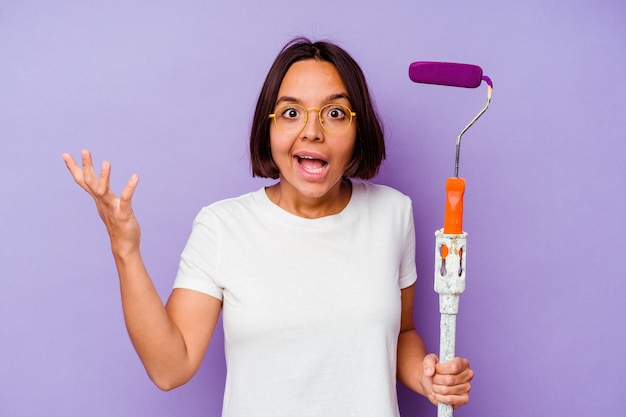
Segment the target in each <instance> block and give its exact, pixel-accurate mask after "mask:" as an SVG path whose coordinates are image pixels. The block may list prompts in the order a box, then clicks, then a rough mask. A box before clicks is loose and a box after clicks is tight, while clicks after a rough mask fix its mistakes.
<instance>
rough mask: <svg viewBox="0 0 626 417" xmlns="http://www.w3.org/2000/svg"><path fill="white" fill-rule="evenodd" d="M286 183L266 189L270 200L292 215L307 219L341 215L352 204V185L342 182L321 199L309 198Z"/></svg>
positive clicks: (348, 181) (347, 181) (346, 180)
mask: <svg viewBox="0 0 626 417" xmlns="http://www.w3.org/2000/svg"><path fill="white" fill-rule="evenodd" d="M286 184H287V183H286V182H284V181H281V182H278V183H276V184H274V185H272V186H270V187H267V188H266V193H267V196H268V197H269V199H270V200H271V201H272V202H273V203H274V204H276V205H277V206H279V207H281V208H283V209H284V210H286V211H288V212H289V213H291V214H294V215H296V216H299V217H304V218H307V219H318V218H320V217H325V216H332V215H333V214H338V213H340V212H341V211H342V210H343V209H344V208H345V207H346V206H347V205H348V203H349V202H350V197H351V196H352V183H351V182H350V180H348V179H342V180H340V181H339V182H338V183H337V184H336V185H335V186H334V187H333V188H332V189H331V190H330V191H329V192H328V193H326V194H324V195H323V196H321V197H309V196H305V195H302V194H300V193H299V192H298V191H297V190H295V189H293V188H292V187H289V186H288V185H286Z"/></svg>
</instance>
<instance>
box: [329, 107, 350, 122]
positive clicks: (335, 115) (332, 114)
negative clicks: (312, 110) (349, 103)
mask: <svg viewBox="0 0 626 417" xmlns="http://www.w3.org/2000/svg"><path fill="white" fill-rule="evenodd" d="M324 113H325V114H324V118H328V119H331V120H339V119H343V118H345V117H346V113H347V109H345V108H343V106H329V107H328V108H327V109H326V111H325V112H324Z"/></svg>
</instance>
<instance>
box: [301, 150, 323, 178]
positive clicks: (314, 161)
mask: <svg viewBox="0 0 626 417" xmlns="http://www.w3.org/2000/svg"><path fill="white" fill-rule="evenodd" d="M295 158H296V159H297V160H298V164H299V165H300V166H301V167H302V169H304V170H305V171H306V172H308V173H309V174H321V173H322V172H324V169H326V167H327V166H328V161H324V160H323V159H319V158H314V157H312V156H307V155H301V156H298V155H297V156H296V157H295Z"/></svg>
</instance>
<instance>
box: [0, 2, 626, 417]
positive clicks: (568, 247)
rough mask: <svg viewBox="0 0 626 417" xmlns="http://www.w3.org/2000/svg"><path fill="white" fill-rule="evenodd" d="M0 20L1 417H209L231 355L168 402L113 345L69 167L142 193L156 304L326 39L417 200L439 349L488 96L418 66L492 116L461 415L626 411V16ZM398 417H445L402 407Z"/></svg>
mask: <svg viewBox="0 0 626 417" xmlns="http://www.w3.org/2000/svg"><path fill="white" fill-rule="evenodd" d="M248 3H249V4H247V5H246V6H242V5H241V4H239V3H238V2H227V1H208V0H205V1H200V0H196V1H192V0H186V1H178V0H176V1H174V0H171V1H162V0H158V1H147V0H146V1H133V0H131V1H127V0H124V1H122V0H114V1H106V2H105V1H101V2H90V1H82V2H80V1H69V0H63V1H54V2H49V1H30V0H20V1H7V0H5V1H2V2H1V3H0V137H1V142H0V143H1V149H2V151H1V152H0V174H1V175H0V189H1V196H2V197H1V198H2V200H1V202H2V204H0V279H1V283H2V288H1V290H0V316H1V317H2V322H1V325H0V354H1V355H0V356H1V358H2V359H0V415H2V416H12V417H17V416H20V417H21V416H28V417H31V416H65V417H73V416H81V417H82V416H96V417H100V416H181V415H185V416H219V414H220V409H221V396H222V388H223V380H224V372H225V369H224V360H223V347H222V335H221V333H218V334H217V335H216V336H215V339H214V341H213V342H212V344H211V346H210V348H209V351H208V354H207V357H206V360H205V361H204V364H203V366H202V368H201V370H200V371H199V373H198V375H196V377H195V378H194V379H193V380H192V381H191V382H190V383H189V384H187V385H186V386H184V387H182V388H179V389H177V390H175V391H173V392H169V393H163V392H160V391H159V390H158V389H156V388H155V387H154V386H152V384H151V383H150V382H149V380H148V378H147V377H146V375H145V372H144V370H143V368H142V366H141V364H140V362H139V360H138V359H137V357H136V354H135V353H134V351H133V349H132V346H131V344H130V342H129V340H128V337H127V335H126V331H125V328H124V324H123V319H122V315H121V308H120V301H119V294H118V284H117V277H116V273H115V268H114V264H113V261H112V258H111V255H110V252H109V246H108V239H107V236H106V233H105V230H104V227H103V226H102V224H101V222H100V220H99V219H98V216H97V214H96V211H95V209H94V206H93V203H92V202H91V201H90V199H89V197H88V196H87V195H86V194H85V193H83V192H82V191H81V190H80V189H79V188H78V187H77V186H76V185H75V184H74V183H73V182H72V180H71V178H70V176H69V174H68V173H67V171H66V169H65V167H64V165H63V162H62V160H61V157H60V155H61V153H62V152H64V151H69V152H72V153H73V154H74V155H75V156H78V154H79V151H80V149H81V148H83V147H84V148H89V149H91V150H92V151H93V153H94V157H95V159H96V161H97V163H98V164H99V163H100V162H101V161H102V160H103V159H104V158H106V159H109V160H110V161H111V162H112V163H113V188H114V189H115V190H116V192H119V191H120V190H121V188H122V186H123V184H124V183H125V182H126V180H127V179H128V177H129V176H130V175H131V174H132V173H133V172H137V173H139V174H140V176H141V182H140V185H139V189H138V191H137V194H136V199H135V209H136V212H137V215H138V217H139V219H140V222H141V224H142V228H143V241H142V245H143V254H144V257H145V262H146V264H147V265H148V268H149V270H150V272H151V275H152V278H153V280H154V281H155V284H156V286H157V288H158V290H159V292H160V293H161V295H162V297H163V298H164V299H165V298H166V297H167V295H168V293H169V291H170V287H171V284H172V280H173V278H174V275H175V273H176V269H177V265H178V257H179V254H180V251H181V250H182V248H183V245H184V244H185V242H186V239H187V237H188V234H189V231H190V227H191V222H192V220H193V218H194V216H195V214H196V213H197V212H198V210H199V209H200V208H201V207H202V206H203V205H206V204H209V203H211V202H213V201H215V200H218V199H222V198H225V197H231V196H236V195H239V194H241V193H243V192H247V191H250V190H256V189H258V188H259V187H261V186H262V185H264V184H268V183H269V182H268V181H263V180H258V179H255V180H253V179H252V178H251V176H250V169H249V165H248V158H247V136H248V129H249V125H250V119H251V115H252V112H253V107H254V104H255V100H256V97H257V95H258V92H259V89H260V86H261V84H262V81H263V78H264V76H265V73H266V71H267V70H268V68H269V65H270V64H271V62H272V60H273V58H274V57H275V55H276V53H277V52H278V50H279V49H280V47H281V46H282V45H283V44H284V43H285V42H286V41H287V40H288V39H290V38H291V37H292V36H295V35H299V34H303V35H307V36H310V37H313V38H316V39H332V40H336V41H339V42H340V43H341V44H342V45H343V46H344V47H345V48H346V49H347V50H348V51H350V52H351V53H352V55H353V56H354V57H355V58H356V59H357V61H359V63H360V64H361V66H362V67H363V69H364V71H365V73H366V76H367V77H368V80H369V82H370V87H371V89H372V91H373V93H374V96H375V99H376V102H377V106H378V109H379V111H380V114H381V116H382V118H383V119H384V122H385V126H386V132H387V140H388V158H387V160H386V162H385V165H384V167H383V169H382V172H381V174H380V176H379V177H378V178H377V179H376V182H379V183H384V184H389V185H392V186H394V187H396V188H398V189H400V190H402V191H403V192H404V193H406V194H408V195H410V196H411V197H412V199H413V201H414V205H415V214H416V230H417V261H418V268H419V271H420V274H421V279H420V280H419V283H418V296H417V305H416V308H415V315H416V319H417V323H418V326H419V329H420V331H421V332H422V334H423V336H424V338H425V340H426V342H427V344H428V345H429V346H430V348H431V349H432V350H437V349H438V348H437V344H438V317H439V316H438V310H437V296H436V294H435V293H434V292H433V290H432V281H433V278H432V274H433V272H432V269H433V267H432V265H433V253H434V237H433V232H434V231H435V230H436V229H438V228H439V227H440V224H441V223H442V212H443V190H444V182H445V178H446V177H448V176H451V175H452V172H453V168H454V163H453V162H454V141H455V138H456V135H457V134H458V132H459V131H460V130H461V128H462V127H463V126H465V124H466V123H467V122H468V121H469V120H470V119H471V118H472V117H473V115H474V114H475V113H476V112H477V111H478V110H479V109H480V108H481V107H482V105H483V104H484V100H485V95H486V87H485V86H484V84H483V86H481V87H480V88H478V89H475V90H466V89H455V88H446V87H438V86H429V85H418V84H414V83H412V82H411V81H410V80H409V79H408V76H407V69H408V65H409V64H410V63H411V62H412V61H417V60H433V61H456V62H467V63H473V64H478V65H480V66H482V67H483V68H484V70H485V74H486V75H489V76H490V77H491V78H492V79H493V81H494V96H493V101H492V107H491V108H490V109H489V110H488V111H487V113H486V114H485V115H484V116H483V118H481V119H480V120H479V121H478V123H477V124H476V125H475V126H474V127H473V128H472V129H470V131H469V132H468V133H467V134H466V136H465V137H464V141H463V148H462V153H461V168H460V175H461V176H462V177H465V178H466V180H467V184H468V186H467V187H468V189H467V193H466V199H465V229H466V230H467V231H468V232H469V239H468V248H469V252H468V274H467V281H468V282H467V290H466V292H465V293H464V294H463V296H462V297H461V309H460V313H459V317H458V336H457V353H458V354H460V355H463V356H467V357H469V358H470V360H471V362H472V366H473V368H474V369H475V371H476V377H475V380H474V384H473V390H472V402H471V404H470V405H468V406H467V407H465V408H463V409H460V410H458V411H457V412H455V416H457V415H458V416H459V417H461V416H483V417H489V416H494V417H496V416H497V417H502V416H510V417H528V416H540V415H546V416H550V415H561V416H599V415H620V414H622V413H623V409H624V401H623V400H620V399H621V398H623V392H622V391H623V389H622V388H621V387H622V385H623V377H624V374H625V373H626V361H625V360H624V358H623V354H624V352H626V334H625V332H624V328H625V324H624V317H625V314H624V301H623V299H624V292H625V290H626V285H625V284H624V282H625V281H626V279H625V278H626V277H625V275H626V274H625V270H626V264H625V263H624V258H625V256H624V232H625V229H626V228H625V226H626V222H625V220H624V211H625V210H626V192H625V191H626V186H625V182H624V180H625V177H626V175H625V173H626V172H625V171H626V170H625V166H626V164H625V163H624V157H625V156H626V141H625V139H624V132H626V117H625V116H626V111H625V110H626V106H625V102H626V87H625V86H626V75H625V74H626V72H625V71H624V68H625V67H626V53H625V52H626V48H625V46H624V41H625V40H626V26H625V25H624V22H625V21H626V5H625V4H624V3H623V2H621V1H617V0H615V1H598V0H579V1H566V0H559V1H550V0H547V1H546V0H541V1H539V0H531V1H525V2H498V1H486V0H485V1H471V0H470V1H450V0H445V1H438V2H425V1H415V0H412V1H408V0H405V1H395V2H388V3H383V2H373V1H369V2H364V1H356V0H354V1H348V0H346V1H340V2H337V1H320V2H317V3H307V2H287V1H275V0H268V1H263V2H252V1H250V2H248ZM400 396H401V408H402V412H403V415H404V416H416V415H422V416H435V415H436V409H435V408H434V407H431V406H430V405H429V404H428V403H427V402H426V401H425V400H423V399H421V398H419V397H417V396H415V395H412V394H410V393H408V392H407V391H406V390H405V389H403V388H400Z"/></svg>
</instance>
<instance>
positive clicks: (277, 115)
mask: <svg viewBox="0 0 626 417" xmlns="http://www.w3.org/2000/svg"><path fill="white" fill-rule="evenodd" d="M311 110H316V111H317V113H318V118H319V121H320V124H321V125H322V128H323V129H324V130H325V131H326V132H327V133H343V132H345V131H346V130H348V128H349V127H350V125H351V124H352V118H353V117H356V113H355V112H353V111H352V110H350V108H349V107H347V106H344V105H343V104H327V105H325V106H323V107H321V108H319V107H311V108H309V109H307V108H305V107H303V106H301V105H299V104H286V105H284V106H281V107H279V108H278V109H276V111H275V112H274V113H271V114H270V115H269V118H270V119H274V123H276V127H278V129H280V131H281V132H283V133H285V134H288V135H293V134H296V133H300V132H301V131H302V129H304V126H306V122H307V120H308V117H309V112H310V111H311Z"/></svg>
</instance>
